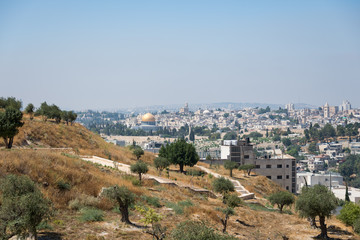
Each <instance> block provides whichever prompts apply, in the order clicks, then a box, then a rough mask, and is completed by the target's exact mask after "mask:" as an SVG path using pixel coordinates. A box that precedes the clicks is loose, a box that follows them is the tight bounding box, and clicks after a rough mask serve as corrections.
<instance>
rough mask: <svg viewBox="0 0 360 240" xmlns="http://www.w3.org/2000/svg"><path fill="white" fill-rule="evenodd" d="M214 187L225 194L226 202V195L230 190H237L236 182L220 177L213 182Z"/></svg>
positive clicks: (216, 190)
mask: <svg viewBox="0 0 360 240" xmlns="http://www.w3.org/2000/svg"><path fill="white" fill-rule="evenodd" d="M212 187H213V189H214V191H215V192H217V193H220V194H221V195H222V196H223V201H224V202H225V198H226V195H227V194H228V193H229V192H234V191H235V186H234V184H233V183H232V182H231V181H230V180H229V179H227V178H224V177H219V178H217V179H215V180H214V181H213V182H212Z"/></svg>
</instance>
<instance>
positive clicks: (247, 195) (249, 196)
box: [196, 165, 255, 199]
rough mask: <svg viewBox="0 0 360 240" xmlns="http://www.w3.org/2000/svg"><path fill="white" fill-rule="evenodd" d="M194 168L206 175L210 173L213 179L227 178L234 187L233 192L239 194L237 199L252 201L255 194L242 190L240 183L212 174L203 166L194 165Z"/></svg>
mask: <svg viewBox="0 0 360 240" xmlns="http://www.w3.org/2000/svg"><path fill="white" fill-rule="evenodd" d="M196 167H198V168H200V169H201V170H203V171H205V172H207V173H211V174H212V175H213V176H214V177H216V178H219V177H224V178H227V179H229V180H230V181H231V182H232V183H233V184H234V186H235V191H236V192H238V193H239V197H240V198H242V199H253V198H255V194H254V193H251V192H249V191H248V190H246V189H245V188H244V186H243V185H241V183H240V182H239V181H238V180H234V179H232V178H229V177H226V176H223V175H221V174H218V173H216V172H213V171H211V170H210V169H208V168H206V167H203V166H199V165H196Z"/></svg>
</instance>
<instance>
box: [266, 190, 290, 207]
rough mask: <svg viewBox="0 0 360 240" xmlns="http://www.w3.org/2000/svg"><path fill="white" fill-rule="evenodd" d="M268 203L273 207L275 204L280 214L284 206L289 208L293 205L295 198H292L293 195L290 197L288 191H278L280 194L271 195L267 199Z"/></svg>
mask: <svg viewBox="0 0 360 240" xmlns="http://www.w3.org/2000/svg"><path fill="white" fill-rule="evenodd" d="M269 201H270V202H271V204H273V205H275V204H276V205H277V206H278V208H279V210H280V212H282V210H283V208H284V206H287V205H288V206H290V205H291V204H293V203H294V201H295V198H294V195H292V194H291V193H290V192H288V191H280V192H276V193H273V194H271V195H270V197H269Z"/></svg>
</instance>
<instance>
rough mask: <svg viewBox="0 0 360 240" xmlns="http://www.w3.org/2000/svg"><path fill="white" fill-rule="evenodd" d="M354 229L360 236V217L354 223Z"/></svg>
mask: <svg viewBox="0 0 360 240" xmlns="http://www.w3.org/2000/svg"><path fill="white" fill-rule="evenodd" d="M353 228H354V231H355V232H356V233H357V234H360V217H358V218H357V219H356V220H355V221H354V224H353Z"/></svg>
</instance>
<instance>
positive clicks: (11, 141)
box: [7, 137, 14, 149]
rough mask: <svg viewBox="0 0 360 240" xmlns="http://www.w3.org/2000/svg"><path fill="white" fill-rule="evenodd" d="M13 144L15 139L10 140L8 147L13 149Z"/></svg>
mask: <svg viewBox="0 0 360 240" xmlns="http://www.w3.org/2000/svg"><path fill="white" fill-rule="evenodd" d="M13 142H14V137H11V138H9V145H8V146H7V148H8V149H11V148H12V145H13Z"/></svg>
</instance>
